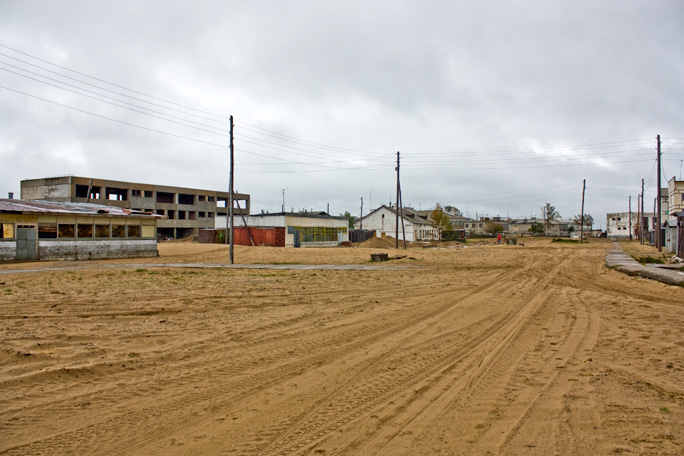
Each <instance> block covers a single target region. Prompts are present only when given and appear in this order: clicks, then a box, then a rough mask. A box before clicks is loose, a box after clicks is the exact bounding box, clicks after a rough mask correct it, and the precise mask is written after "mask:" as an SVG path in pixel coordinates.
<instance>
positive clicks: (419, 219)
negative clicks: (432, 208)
mask: <svg viewBox="0 0 684 456" xmlns="http://www.w3.org/2000/svg"><path fill="white" fill-rule="evenodd" d="M395 210H396V209H395V208H394V207H387V206H385V205H382V206H380V207H379V208H377V209H375V210H373V211H371V212H370V213H369V214H368V215H366V216H364V217H363V218H361V219H357V220H356V221H355V222H354V228H355V229H361V228H362V225H363V229H365V230H373V231H375V235H376V236H377V237H382V236H392V237H394V236H396V232H397V229H396V227H397V223H396V222H397V213H396V212H395ZM403 213H404V216H403V219H404V231H405V234H406V241H407V242H415V241H431V240H436V239H438V234H437V230H436V229H435V228H433V227H432V225H430V222H429V221H428V216H427V215H420V214H418V213H416V212H413V211H411V210H409V209H404V211H403ZM399 238H400V239H403V237H402V228H401V220H400V221H399Z"/></svg>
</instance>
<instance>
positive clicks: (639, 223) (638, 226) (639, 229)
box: [634, 195, 641, 238]
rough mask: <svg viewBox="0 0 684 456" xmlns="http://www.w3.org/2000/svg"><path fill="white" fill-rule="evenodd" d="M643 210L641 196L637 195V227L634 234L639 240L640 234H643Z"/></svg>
mask: <svg viewBox="0 0 684 456" xmlns="http://www.w3.org/2000/svg"><path fill="white" fill-rule="evenodd" d="M640 210H641V195H637V225H636V227H635V230H634V234H635V235H636V237H637V238H639V237H640V236H639V234H640V233H641V216H640V212H639V211H640Z"/></svg>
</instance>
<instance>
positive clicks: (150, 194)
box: [143, 190, 153, 198]
mask: <svg viewBox="0 0 684 456" xmlns="http://www.w3.org/2000/svg"><path fill="white" fill-rule="evenodd" d="M143 195H144V196H145V198H152V195H153V192H152V190H145V192H144V193H143Z"/></svg>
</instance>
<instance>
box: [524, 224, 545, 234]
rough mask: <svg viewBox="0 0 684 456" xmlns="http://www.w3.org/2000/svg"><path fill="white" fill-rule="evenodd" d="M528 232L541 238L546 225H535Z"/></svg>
mask: <svg viewBox="0 0 684 456" xmlns="http://www.w3.org/2000/svg"><path fill="white" fill-rule="evenodd" d="M527 231H529V232H530V233H531V234H532V235H533V236H539V235H540V234H542V233H543V232H544V225H543V224H541V223H533V224H532V226H530V228H529V229H528V230H527Z"/></svg>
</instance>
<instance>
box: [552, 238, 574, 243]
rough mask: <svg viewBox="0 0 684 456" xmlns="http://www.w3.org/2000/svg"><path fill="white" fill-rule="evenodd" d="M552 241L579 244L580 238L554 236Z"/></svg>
mask: <svg viewBox="0 0 684 456" xmlns="http://www.w3.org/2000/svg"><path fill="white" fill-rule="evenodd" d="M551 242H564V243H567V244H579V239H564V238H553V239H551Z"/></svg>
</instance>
